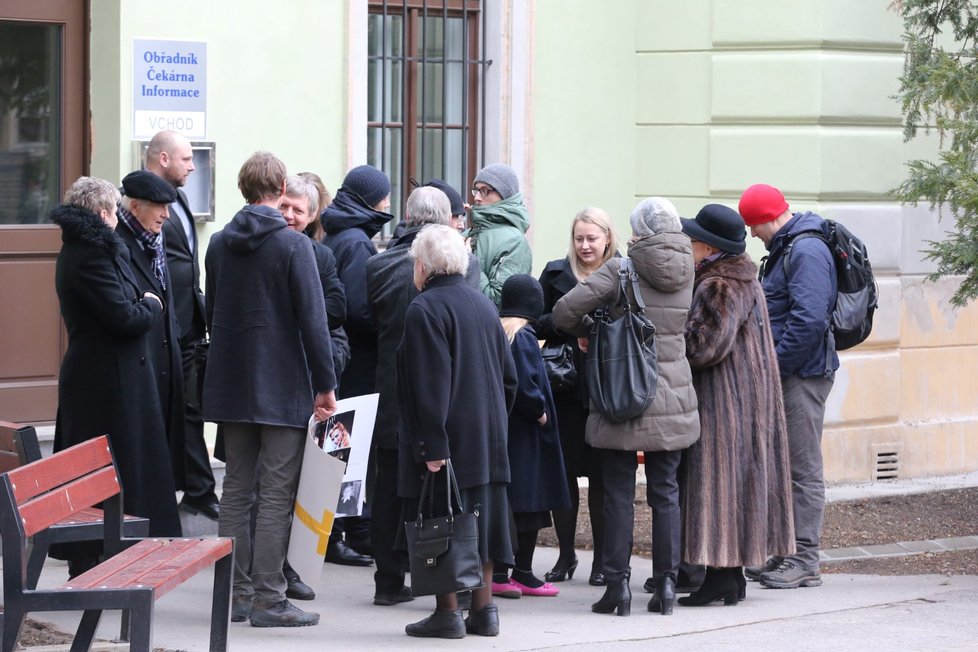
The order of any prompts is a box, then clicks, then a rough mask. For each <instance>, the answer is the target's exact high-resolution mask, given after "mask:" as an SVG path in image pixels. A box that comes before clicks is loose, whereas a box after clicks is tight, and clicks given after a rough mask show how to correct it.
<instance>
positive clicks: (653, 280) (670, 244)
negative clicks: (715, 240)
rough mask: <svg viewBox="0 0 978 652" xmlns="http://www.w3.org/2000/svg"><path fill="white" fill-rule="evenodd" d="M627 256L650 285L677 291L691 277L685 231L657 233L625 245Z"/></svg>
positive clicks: (691, 271)
mask: <svg viewBox="0 0 978 652" xmlns="http://www.w3.org/2000/svg"><path fill="white" fill-rule="evenodd" d="M628 257H629V258H631V259H632V260H634V261H635V270H636V271H637V272H638V275H639V277H641V279H642V280H643V281H644V282H645V284H646V285H648V286H649V287H651V288H653V289H655V290H658V291H660V292H670V293H671V292H678V291H679V290H681V289H682V288H683V287H684V286H685V285H687V284H688V283H689V282H690V280H691V279H692V278H693V274H694V268H693V246H692V245H691V244H690V242H689V237H688V236H686V234H685V233H679V232H677V233H657V234H655V235H647V236H643V237H641V238H639V239H637V240H635V241H634V242H632V243H631V244H629V245H628Z"/></svg>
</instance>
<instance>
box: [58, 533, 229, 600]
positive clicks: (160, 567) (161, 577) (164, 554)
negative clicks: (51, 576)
mask: <svg viewBox="0 0 978 652" xmlns="http://www.w3.org/2000/svg"><path fill="white" fill-rule="evenodd" d="M230 552H231V540H230V539H173V540H167V539H146V540H144V541H140V542H139V543H137V544H136V545H134V546H132V547H131V548H129V549H127V550H124V551H123V552H121V553H119V554H118V555H116V556H115V557H112V558H111V559H108V560H106V561H105V562H103V563H101V564H99V565H98V566H96V567H95V568H93V569H92V570H90V571H88V572H87V573H84V574H82V575H79V576H78V577H76V578H74V579H71V580H68V581H67V582H66V583H65V584H63V585H62V587H61V588H65V589H72V590H81V589H91V588H100V589H102V588H104V589H125V588H134V587H138V586H145V587H150V588H153V589H154V591H155V592H156V597H157V598H159V597H161V596H162V595H165V594H166V593H168V592H169V591H171V590H172V589H174V588H176V587H178V586H180V584H182V583H183V582H184V581H186V580H187V579H188V578H190V577H192V576H194V575H195V574H196V573H197V572H198V571H199V570H201V569H202V568H205V567H207V566H210V565H211V564H213V563H214V562H215V561H217V560H218V559H221V558H222V557H224V556H225V555H228V554H230Z"/></svg>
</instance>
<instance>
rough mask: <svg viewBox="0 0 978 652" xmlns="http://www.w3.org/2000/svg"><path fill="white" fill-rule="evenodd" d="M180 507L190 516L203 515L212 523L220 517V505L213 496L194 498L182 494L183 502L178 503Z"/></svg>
mask: <svg viewBox="0 0 978 652" xmlns="http://www.w3.org/2000/svg"><path fill="white" fill-rule="evenodd" d="M180 507H183V508H184V509H185V510H187V511H188V512H190V513H191V514H203V515H204V516H206V517H207V518H209V519H211V520H212V521H216V520H217V519H219V518H220V517H221V503H219V502H218V501H217V498H216V497H215V496H201V497H199V498H195V497H194V496H188V495H186V494H184V496H183V500H181V501H180Z"/></svg>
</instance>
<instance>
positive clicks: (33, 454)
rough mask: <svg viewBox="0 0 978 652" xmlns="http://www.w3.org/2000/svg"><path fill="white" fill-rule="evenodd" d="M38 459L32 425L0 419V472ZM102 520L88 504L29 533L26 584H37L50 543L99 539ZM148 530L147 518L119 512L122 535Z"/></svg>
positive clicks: (140, 533)
mask: <svg viewBox="0 0 978 652" xmlns="http://www.w3.org/2000/svg"><path fill="white" fill-rule="evenodd" d="M39 459H41V447H40V446H39V445H38V443H37V431H35V430H34V427H33V426H22V425H19V424H16V423H10V422H9V421H0V473H6V472H7V471H12V470H14V469H16V468H18V467H20V466H23V465H24V464H29V463H31V462H36V461H37V460H39ZM102 522H103V515H102V510H101V509H98V508H97V507H90V508H87V509H83V510H82V511H80V512H78V513H77V514H73V515H71V516H69V517H68V518H66V519H64V520H62V521H59V522H57V523H55V524H54V525H52V526H51V527H49V528H48V529H46V530H44V531H43V532H38V533H37V534H35V535H34V536H33V537H31V548H30V556H29V557H28V559H27V588H29V589H33V588H37V580H38V579H39V578H40V577H41V570H42V569H43V568H44V560H45V559H46V558H47V556H48V549H49V548H50V547H51V545H52V544H55V543H67V542H70V541H101V540H102V537H103V533H102ZM148 534H149V519H147V518H140V517H138V516H129V515H128V514H126V515H125V516H123V521H122V535H123V536H125V537H145V536H146V535H148Z"/></svg>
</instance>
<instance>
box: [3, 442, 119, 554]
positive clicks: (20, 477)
mask: <svg viewBox="0 0 978 652" xmlns="http://www.w3.org/2000/svg"><path fill="white" fill-rule="evenodd" d="M0 479H2V480H3V485H4V490H5V493H7V495H8V497H9V501H10V503H9V504H11V505H12V507H13V508H14V509H15V510H16V517H17V520H19V522H20V523H21V525H22V527H23V535H24V536H31V535H33V534H36V533H38V532H40V531H41V530H44V529H46V528H47V527H49V526H50V525H53V524H54V523H57V522H58V521H60V520H62V519H65V518H67V517H69V516H71V515H73V514H77V513H78V512H80V511H81V510H83V509H85V508H87V507H92V506H93V505H96V504H98V503H100V502H102V501H103V500H106V499H107V498H110V497H112V496H114V495H116V494H118V493H119V491H120V485H119V475H118V473H117V471H116V468H115V464H114V463H113V461H112V449H111V448H110V447H109V439H108V437H106V436H104V435H103V436H101V437H96V438H95V439H90V440H88V441H86V442H82V443H81V444H78V445H76V446H72V447H71V448H67V449H65V450H63V451H60V452H58V453H55V454H54V455H51V456H50V457H46V458H44V459H42V460H38V461H36V462H31V463H30V464H26V465H24V466H21V467H19V468H16V469H14V470H12V471H8V472H7V473H5V474H3V475H2V476H0Z"/></svg>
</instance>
